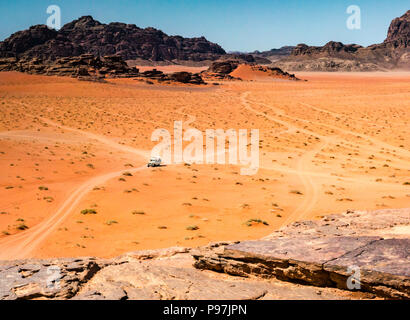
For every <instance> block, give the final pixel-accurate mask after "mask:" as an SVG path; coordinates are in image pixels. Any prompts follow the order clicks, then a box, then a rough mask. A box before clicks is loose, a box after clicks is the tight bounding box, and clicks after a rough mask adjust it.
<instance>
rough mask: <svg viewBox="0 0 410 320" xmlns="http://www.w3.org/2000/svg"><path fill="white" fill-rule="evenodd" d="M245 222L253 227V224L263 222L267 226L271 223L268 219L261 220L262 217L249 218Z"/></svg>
mask: <svg viewBox="0 0 410 320" xmlns="http://www.w3.org/2000/svg"><path fill="white" fill-rule="evenodd" d="M245 224H246V225H247V226H248V227H251V226H252V225H254V224H263V225H265V226H268V225H269V223H267V222H266V221H263V220H261V219H249V220H248V221H246V222H245Z"/></svg>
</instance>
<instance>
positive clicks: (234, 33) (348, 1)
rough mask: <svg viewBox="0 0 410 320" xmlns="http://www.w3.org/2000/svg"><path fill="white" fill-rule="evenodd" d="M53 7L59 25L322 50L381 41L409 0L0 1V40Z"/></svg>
mask: <svg viewBox="0 0 410 320" xmlns="http://www.w3.org/2000/svg"><path fill="white" fill-rule="evenodd" d="M52 4H57V5H59V6H60V8H61V14H62V24H65V23H67V22H70V21H72V20H74V19H76V18H78V17H80V16H82V15H92V16H93V17H94V18H95V19H96V20H99V21H100V22H103V23H109V22H113V21H116V22H125V23H134V24H136V25H137V26H139V27H148V26H151V27H154V28H157V29H161V30H162V31H164V32H165V33H167V34H170V35H176V34H178V35H182V36H185V37H197V36H202V35H203V36H205V37H206V38H207V39H208V40H210V41H213V42H216V43H218V44H220V45H221V46H222V47H223V48H224V49H225V50H227V51H233V50H238V51H253V50H268V49H271V48H278V47H281V46H283V45H296V44H298V43H307V44H309V45H323V44H325V43H326V42H328V41H330V40H335V41H341V42H343V43H358V44H361V45H365V46H367V45H370V44H373V43H379V42H382V41H383V40H384V39H385V37H386V33H387V28H388V26H389V24H390V22H391V20H392V19H393V18H395V17H398V16H401V15H403V14H404V13H405V12H406V11H407V10H409V9H410V1H409V0H282V1H279V0H253V1H252V0H206V1H205V0H168V1H165V0H116V1H115V0H112V1H106V0H99V1H95V0H48V1H47V0H35V1H34V0H13V1H10V0H0V40H4V39H5V38H7V37H8V36H9V35H10V34H12V33H14V32H16V31H19V30H23V29H26V28H28V27H29V26H31V25H35V24H45V23H46V20H47V17H48V15H47V13H46V9H47V7H48V6H49V5H52ZM349 5H358V6H359V7H360V9H361V23H362V26H361V29H360V30H349V29H348V28H347V27H346V20H347V18H348V16H349V15H348V14H347V13H346V9H347V7H348V6H349Z"/></svg>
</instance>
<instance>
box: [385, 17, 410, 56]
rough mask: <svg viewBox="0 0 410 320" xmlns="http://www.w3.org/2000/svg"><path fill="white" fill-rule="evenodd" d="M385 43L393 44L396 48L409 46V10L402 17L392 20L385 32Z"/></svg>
mask: <svg viewBox="0 0 410 320" xmlns="http://www.w3.org/2000/svg"><path fill="white" fill-rule="evenodd" d="M384 42H385V43H393V45H394V46H396V47H403V48H406V47H409V44H410V10H408V11H407V12H406V13H405V14H404V15H403V16H401V17H399V18H396V19H394V20H393V21H392V22H391V24H390V27H389V30H388V32H387V38H386V40H385V41H384Z"/></svg>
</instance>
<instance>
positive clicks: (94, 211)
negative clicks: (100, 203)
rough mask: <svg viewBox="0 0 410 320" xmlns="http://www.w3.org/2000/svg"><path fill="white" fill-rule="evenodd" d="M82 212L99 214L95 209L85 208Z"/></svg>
mask: <svg viewBox="0 0 410 320" xmlns="http://www.w3.org/2000/svg"><path fill="white" fill-rule="evenodd" d="M81 214H97V211H96V210H94V209H84V210H81Z"/></svg>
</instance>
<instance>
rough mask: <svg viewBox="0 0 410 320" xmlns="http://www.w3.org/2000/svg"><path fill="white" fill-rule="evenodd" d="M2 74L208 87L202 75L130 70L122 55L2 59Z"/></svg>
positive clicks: (132, 68)
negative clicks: (139, 81)
mask: <svg viewBox="0 0 410 320" xmlns="http://www.w3.org/2000/svg"><path fill="white" fill-rule="evenodd" d="M0 71H19V72H25V73H29V74H42V75H48V76H70V77H74V78H78V79H80V80H89V81H103V80H104V79H105V78H131V77H132V78H147V79H154V80H158V81H160V82H164V81H168V82H180V83H185V84H197V85H198V84H206V83H205V82H204V80H203V79H202V77H201V76H200V75H199V74H193V73H189V72H175V73H173V74H169V75H167V74H164V73H163V72H161V71H158V70H156V69H153V70H148V71H145V72H142V73H140V72H139V70H138V69H137V68H135V67H129V66H128V65H127V64H126V63H125V62H124V60H123V59H122V58H121V57H119V56H105V57H103V58H99V57H94V56H93V55H92V54H83V55H81V56H78V57H66V58H60V59H57V60H56V61H52V62H50V61H42V60H40V59H37V58H34V59H17V58H3V59H0Z"/></svg>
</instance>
